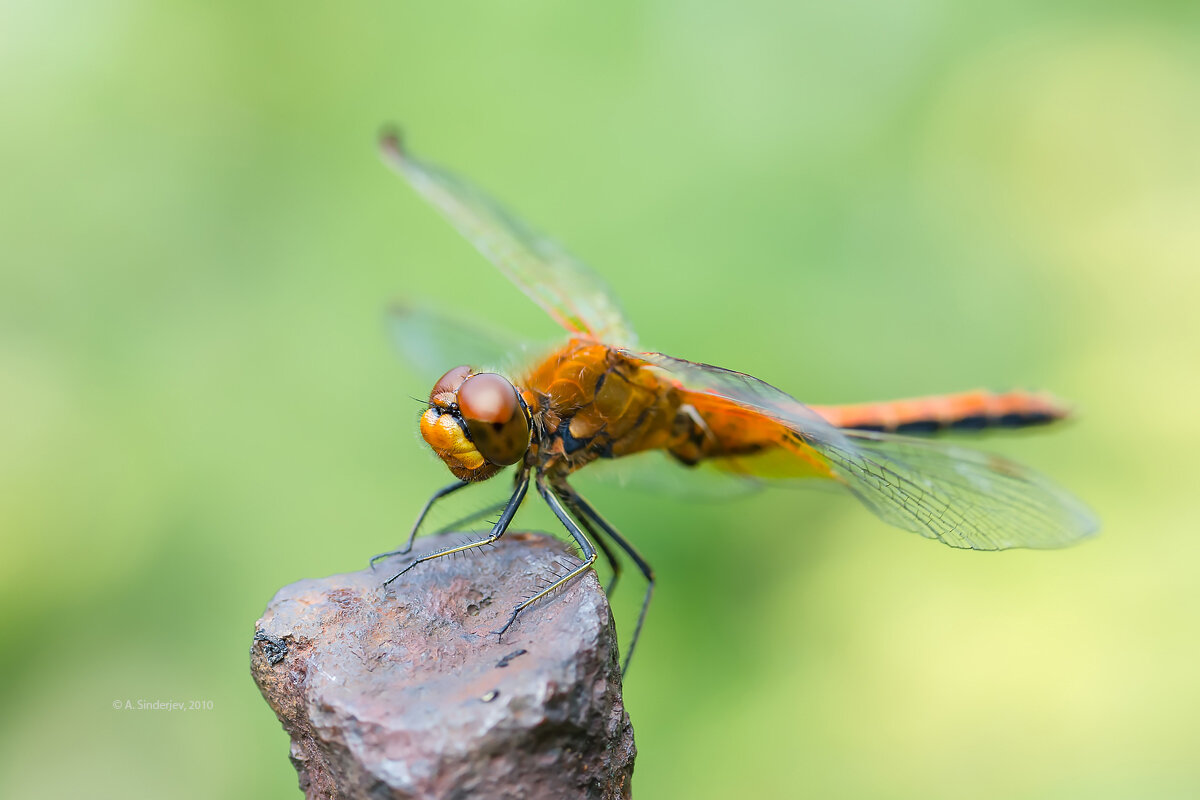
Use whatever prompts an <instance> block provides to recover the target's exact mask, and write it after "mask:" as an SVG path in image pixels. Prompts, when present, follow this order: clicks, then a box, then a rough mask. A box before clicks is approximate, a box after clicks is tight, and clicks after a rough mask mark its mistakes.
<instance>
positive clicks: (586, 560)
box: [496, 473, 596, 636]
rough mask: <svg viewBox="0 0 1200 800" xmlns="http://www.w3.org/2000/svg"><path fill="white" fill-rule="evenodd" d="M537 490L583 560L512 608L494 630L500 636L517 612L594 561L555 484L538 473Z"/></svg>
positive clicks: (593, 556)
mask: <svg viewBox="0 0 1200 800" xmlns="http://www.w3.org/2000/svg"><path fill="white" fill-rule="evenodd" d="M537 490H538V494H540V495H541V496H542V499H543V500H545V501H546V505H548V506H550V510H551V511H553V512H554V516H556V517H558V521H559V522H561V523H562V524H563V527H565V528H566V529H567V533H569V534H571V538H572V539H574V540H575V543H576V544H577V545H579V549H580V551H581V552H582V553H583V561H581V562H580V563H579V566H577V567H575V568H574V569H573V570H571V571H570V572H568V573H567V574H566V575H563V576H562V577H561V578H559V579H558V580H556V581H554V583H552V584H550V585H549V586H547V587H546V588H545V589H542V590H541V591H540V592H538V593H537V594H535V595H533V596H532V597H530V598H529V599H527V600H526V601H525V602H523V603H521V604H520V605H519V606H517V607H516V608H514V609H513V612H512V614H511V615H510V616H509V618H508V622H506V623H504V627H503V628H501V629H500V630H498V631H496V633H497V634H498V635H500V636H503V635H504V632H505V631H507V630H508V629H509V628H510V627H512V624H513V623H514V622H516V620H517V615H518V614H520V613H521V612H522V611H524V610H525V609H526V608H528V607H529V606H530V605H532V604H533V603H535V602H537V601H538V600H540V599H541V598H543V597H545V596H546V595H548V594H550V593H551V592H553V591H554V590H555V589H558V588H559V587H561V586H565V585H566V584H567V583H568V582H570V581H571V580H573V579H575V578H577V577H579V576H580V575H582V574H583V573H585V572H587V571H588V570H589V569H591V568H592V564H594V563H596V548H594V547H592V543H591V542H590V541H589V540H588V537H587V534H585V533H584V532H583V531H582V530H581V529H580V527H579V525H578V524H576V522H575V520H573V519H571V515H570V514H568V513H567V510H566V509H565V508H563V504H562V502H561V501H560V500H559V499H558V492H559V489H558V487H557V486H556V487H554V488H553V489H551V488H549V487H547V486H546V484H545V482H544V481H543V480H542V476H541V474H540V473H539V474H538V476H537Z"/></svg>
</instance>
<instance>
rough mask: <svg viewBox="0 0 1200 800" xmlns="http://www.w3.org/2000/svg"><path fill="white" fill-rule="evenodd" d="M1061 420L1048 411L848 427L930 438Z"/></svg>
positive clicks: (1025, 426) (915, 420) (976, 415)
mask: <svg viewBox="0 0 1200 800" xmlns="http://www.w3.org/2000/svg"><path fill="white" fill-rule="evenodd" d="M1058 419H1059V417H1057V416H1055V415H1054V414H1048V413H1046V412H1044V411H1031V412H1029V413H1026V414H1020V413H1012V414H1000V415H998V416H994V417H989V416H985V415H983V414H972V415H971V416H968V417H959V418H958V419H952V420H940V419H937V418H926V419H912V420H907V421H905V422H901V423H899V424H897V425H891V426H886V425H880V424H877V423H875V424H870V425H855V426H852V427H848V428H846V430H853V431H869V432H871V433H898V434H903V435H905V436H930V435H933V434H936V433H941V432H945V431H952V432H954V433H977V432H980V431H986V430H988V429H989V428H991V429H995V428H1004V429H1006V430H1012V429H1014V428H1029V427H1033V426H1035V425H1046V424H1048V423H1050V422H1055V421H1057V420H1058Z"/></svg>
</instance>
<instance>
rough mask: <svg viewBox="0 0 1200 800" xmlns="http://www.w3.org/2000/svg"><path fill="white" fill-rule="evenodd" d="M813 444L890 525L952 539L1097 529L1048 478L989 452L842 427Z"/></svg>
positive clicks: (1075, 536)
mask: <svg viewBox="0 0 1200 800" xmlns="http://www.w3.org/2000/svg"><path fill="white" fill-rule="evenodd" d="M846 438H847V439H848V440H849V442H850V444H851V447H849V448H845V447H841V446H839V445H836V444H824V445H819V446H817V448H816V449H817V450H818V451H819V452H821V453H822V454H823V455H824V456H825V457H826V458H828V459H829V462H830V464H831V465H832V466H833V468H834V471H835V472H836V473H837V475H838V476H839V477H840V478H842V479H843V480H844V481H845V483H846V485H847V486H848V487H849V488H850V491H851V492H853V493H854V494H855V495H856V496H857V497H858V499H859V500H861V501H862V502H863V503H864V504H865V505H866V506H867V508H869V509H871V510H872V511H874V512H875V513H876V514H877V515H878V516H879V517H880V518H881V519H883V520H884V521H886V522H890V523H891V524H892V525H896V526H897V527H900V528H904V529H905V530H910V531H914V532H916V533H919V534H921V535H922V536H925V537H928V538H931V539H937V540H938V541H941V542H944V543H946V544H948V545H950V546H951V547H959V548H966V549H970V550H1006V549H1008V548H1010V547H1031V548H1037V549H1045V548H1053V547H1065V546H1067V545H1069V544H1072V543H1074V542H1076V541H1079V540H1080V539H1084V538H1086V537H1088V536H1090V535H1092V534H1093V533H1095V532H1096V531H1097V530H1098V529H1099V523H1098V522H1097V520H1096V518H1095V517H1094V516H1093V515H1092V512H1091V511H1089V510H1088V508H1087V507H1086V506H1085V505H1084V504H1083V503H1082V502H1080V501H1079V500H1078V499H1076V498H1075V497H1074V496H1073V495H1071V494H1070V493H1069V492H1067V491H1066V490H1065V489H1062V488H1061V487H1059V486H1058V485H1056V484H1054V483H1052V482H1051V481H1050V480H1049V479H1047V478H1045V477H1044V476H1042V475H1039V474H1038V473H1036V472H1034V471H1033V470H1031V469H1028V468H1026V467H1023V466H1021V465H1020V464H1017V463H1014V462H1012V461H1009V460H1008V459H1005V458H1001V457H999V456H996V455H992V454H990V453H984V452H980V451H978V450H973V449H971V448H968V447H959V446H957V445H953V444H947V443H945V442H935V441H928V440H924V439H912V438H908V437H904V436H892V435H888V434H883V433H867V432H862V433H859V432H853V433H851V432H848V433H847V434H846Z"/></svg>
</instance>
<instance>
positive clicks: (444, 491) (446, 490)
mask: <svg viewBox="0 0 1200 800" xmlns="http://www.w3.org/2000/svg"><path fill="white" fill-rule="evenodd" d="M470 485H471V484H469V483H467V482H466V481H455V482H454V483H452V484H450V485H449V486H443V487H442V488H441V489H438V490H437V491H436V492H434V493H433V497H430V498H429V499H428V500H426V501H425V505H424V507H423V508H422V509H421V513H420V514H417V521H416V522H414V523H413V526H412V530H410V531H409V532H408V541H407V542H405V543H404V547H401V548H400V549H399V550H389V551H387V552H386V553H378V554H376V555H373V556H371V569H375V562H376V561H382V560H383V559H385V558H390V557H391V556H402V555H404V554H406V553H408V552H409V551H411V550H412V546H413V539H415V538H417V530H418V529H419V528H420V527H421V523H422V522H424V521H425V517H426V516H427V515H428V514H429V509H431V508H433V504H434V503H436V502H437V501H438V500H441V499H442V498H443V497H445V496H446V495H449V494H454V493H455V492H457V491H458V490H459V489H465V488H466V487H468V486H470Z"/></svg>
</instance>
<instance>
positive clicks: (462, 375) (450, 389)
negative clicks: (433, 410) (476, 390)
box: [429, 366, 471, 406]
mask: <svg viewBox="0 0 1200 800" xmlns="http://www.w3.org/2000/svg"><path fill="white" fill-rule="evenodd" d="M470 374H471V368H470V367H468V366H461V367H455V368H454V369H452V370H450V371H449V372H447V373H446V374H445V375H443V376H442V377H440V378H438V380H437V383H435V384H434V385H433V391H431V392H430V393H429V402H430V403H435V404H439V405H443V406H448V405H450V403H452V402H454V393H455V392H457V391H458V387H459V386H462V382H463V381H465V380H466V379H467V376H468V375H470ZM438 395H445V396H444V397H438Z"/></svg>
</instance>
